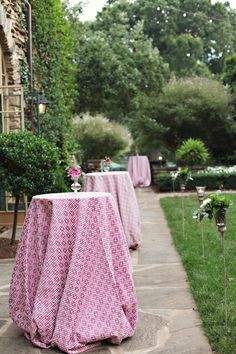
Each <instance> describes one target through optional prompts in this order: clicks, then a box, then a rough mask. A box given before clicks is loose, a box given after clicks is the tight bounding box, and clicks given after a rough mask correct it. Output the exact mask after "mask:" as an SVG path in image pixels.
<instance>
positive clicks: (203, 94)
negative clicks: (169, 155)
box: [149, 77, 236, 161]
mask: <svg viewBox="0 0 236 354" xmlns="http://www.w3.org/2000/svg"><path fill="white" fill-rule="evenodd" d="M231 102H232V96H231V95H230V92H229V90H227V89H226V88H225V87H224V86H223V85H222V84H221V83H219V82H218V81H216V80H213V79H206V78H197V77H195V78H192V77H191V78H186V79H180V80H173V81H170V82H169V83H168V84H167V85H166V86H165V87H164V89H163V93H162V94H161V95H160V96H159V97H158V98H157V101H156V103H157V106H156V110H155V118H154V119H155V120H154V121H153V124H152V126H153V129H152V130H151V128H150V129H149V131H150V134H149V136H150V139H151V138H152V139H154V138H155V137H154V135H153V134H152V132H155V127H156V126H157V124H158V125H160V126H162V127H164V128H165V129H166V131H164V132H163V134H162V140H163V143H164V144H165V146H166V147H168V148H169V149H170V150H172V151H176V149H177V148H178V147H179V146H180V144H181V143H182V142H183V141H184V140H187V139H189V138H193V139H199V138H200V139H201V140H202V141H203V142H204V144H205V145H206V147H207V149H209V152H210V153H211V155H212V157H213V158H214V159H215V160H216V161H223V160H225V159H226V158H228V157H229V156H231V155H232V154H234V150H236V144H235V141H236V140H235V131H236V130H235V122H234V121H233V119H232V118H231V117H230V108H231V106H230V104H231ZM150 124H151V123H150ZM226 141H227V144H226V143H225V142H226Z"/></svg>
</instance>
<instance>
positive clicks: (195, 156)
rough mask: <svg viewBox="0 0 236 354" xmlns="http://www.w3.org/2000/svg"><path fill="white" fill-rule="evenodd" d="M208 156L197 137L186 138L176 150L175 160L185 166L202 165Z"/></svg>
mask: <svg viewBox="0 0 236 354" xmlns="http://www.w3.org/2000/svg"><path fill="white" fill-rule="evenodd" d="M208 157H209V154H208V151H207V149H206V148H205V145H204V143H203V142H202V141H201V140H199V139H192V138H190V139H188V140H186V141H184V142H183V143H182V145H181V146H180V148H179V149H178V150H177V151H176V160H177V161H178V162H180V163H183V164H184V165H187V166H194V165H202V164H203V163H204V162H206V161H207V159H208Z"/></svg>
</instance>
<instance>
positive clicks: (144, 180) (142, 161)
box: [128, 156, 151, 187]
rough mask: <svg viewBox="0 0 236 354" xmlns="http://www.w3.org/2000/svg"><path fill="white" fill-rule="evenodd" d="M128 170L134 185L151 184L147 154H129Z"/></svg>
mask: <svg viewBox="0 0 236 354" xmlns="http://www.w3.org/2000/svg"><path fill="white" fill-rule="evenodd" d="M128 172H129V174H130V177H131V180H132V182H133V185H134V187H148V186H150V184H151V170H150V164H149V161H148V158H147V156H130V157H129V160H128Z"/></svg>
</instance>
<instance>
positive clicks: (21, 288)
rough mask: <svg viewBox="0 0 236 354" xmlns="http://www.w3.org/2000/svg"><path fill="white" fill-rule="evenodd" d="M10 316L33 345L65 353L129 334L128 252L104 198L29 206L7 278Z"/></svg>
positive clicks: (132, 297) (62, 196) (39, 201)
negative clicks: (11, 269)
mask: <svg viewBox="0 0 236 354" xmlns="http://www.w3.org/2000/svg"><path fill="white" fill-rule="evenodd" d="M10 315H11V318H12V319H13V321H14V322H15V323H16V324H17V325H18V326H19V327H20V328H22V329H23V330H24V332H25V335H26V337H27V338H28V339H30V340H31V342H32V343H34V344H35V345H37V346H39V347H42V348H48V347H58V348H60V349H61V350H63V351H65V352H66V353H71V354H72V353H73V354H75V353H80V352H84V351H86V350H88V349H91V348H94V347H97V346H99V345H100V344H101V342H100V341H101V340H105V339H107V340H108V341H110V342H112V343H115V344H119V343H120V342H121V341H122V339H124V338H126V337H129V336H132V335H133V334H134V330H135V327H136V323H137V299H136V294H135V289H134V285H133V280H132V274H131V266H130V256H129V250H128V247H127V241H126V238H125V236H124V233H123V228H122V225H121V221H120V217H119V213H118V210H117V207H116V204H115V202H114V200H113V197H112V196H111V195H110V194H109V193H78V194H76V193H56V194H48V195H41V196H35V197H34V198H33V199H32V201H31V204H30V208H29V210H28V212H27V216H26V219H25V223H24V227H23V231H22V235H21V240H20V244H19V247H18V251H17V256H16V260H15V266H14V271H13V275H12V283H11V289H10Z"/></svg>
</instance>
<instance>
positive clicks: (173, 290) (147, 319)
mask: <svg viewBox="0 0 236 354" xmlns="http://www.w3.org/2000/svg"><path fill="white" fill-rule="evenodd" d="M136 194H137V198H138V203H139V207H140V213H141V222H142V247H141V248H140V249H139V250H137V251H134V252H132V254H131V257H132V264H133V272H134V281H135V287H136V291H137V295H138V304H139V322H138V328H137V330H136V333H135V335H134V336H133V337H132V338H130V339H127V340H125V341H123V342H122V344H121V345H120V346H113V345H108V344H105V345H104V346H103V347H102V348H100V349H96V350H94V351H90V352H88V353H93V354H212V351H211V349H210V346H209V344H208V341H207V339H206V337H205V336H204V334H203V331H202V329H201V321H200V319H199V316H198V313H197V310H196V305H195V303H194V301H193V298H192V296H191V294H190V291H189V286H188V281H187V276H186V273H185V271H184V269H183V266H182V264H181V261H180V258H179V256H178V254H177V252H176V250H175V248H174V246H173V245H172V240H171V236H170V232H169V229H168V226H167V223H166V220H165V217H164V214H163V211H162V209H161V207H160V204H159V198H160V196H161V195H160V194H156V193H154V192H153V191H152V189H149V188H145V189H138V190H136ZM19 231H20V230H19ZM18 234H19V232H18ZM4 236H6V233H5V235H4ZM12 268H13V260H10V259H7V260H0V354H59V353H61V352H60V351H59V350H56V349H40V348H36V347H33V346H32V344H31V343H30V342H29V341H28V340H26V339H25V338H24V336H23V334H22V331H21V330H20V329H18V328H17V327H16V326H15V325H14V323H12V321H11V320H10V319H9V315H8V292H9V284H10V277H11V272H12Z"/></svg>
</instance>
